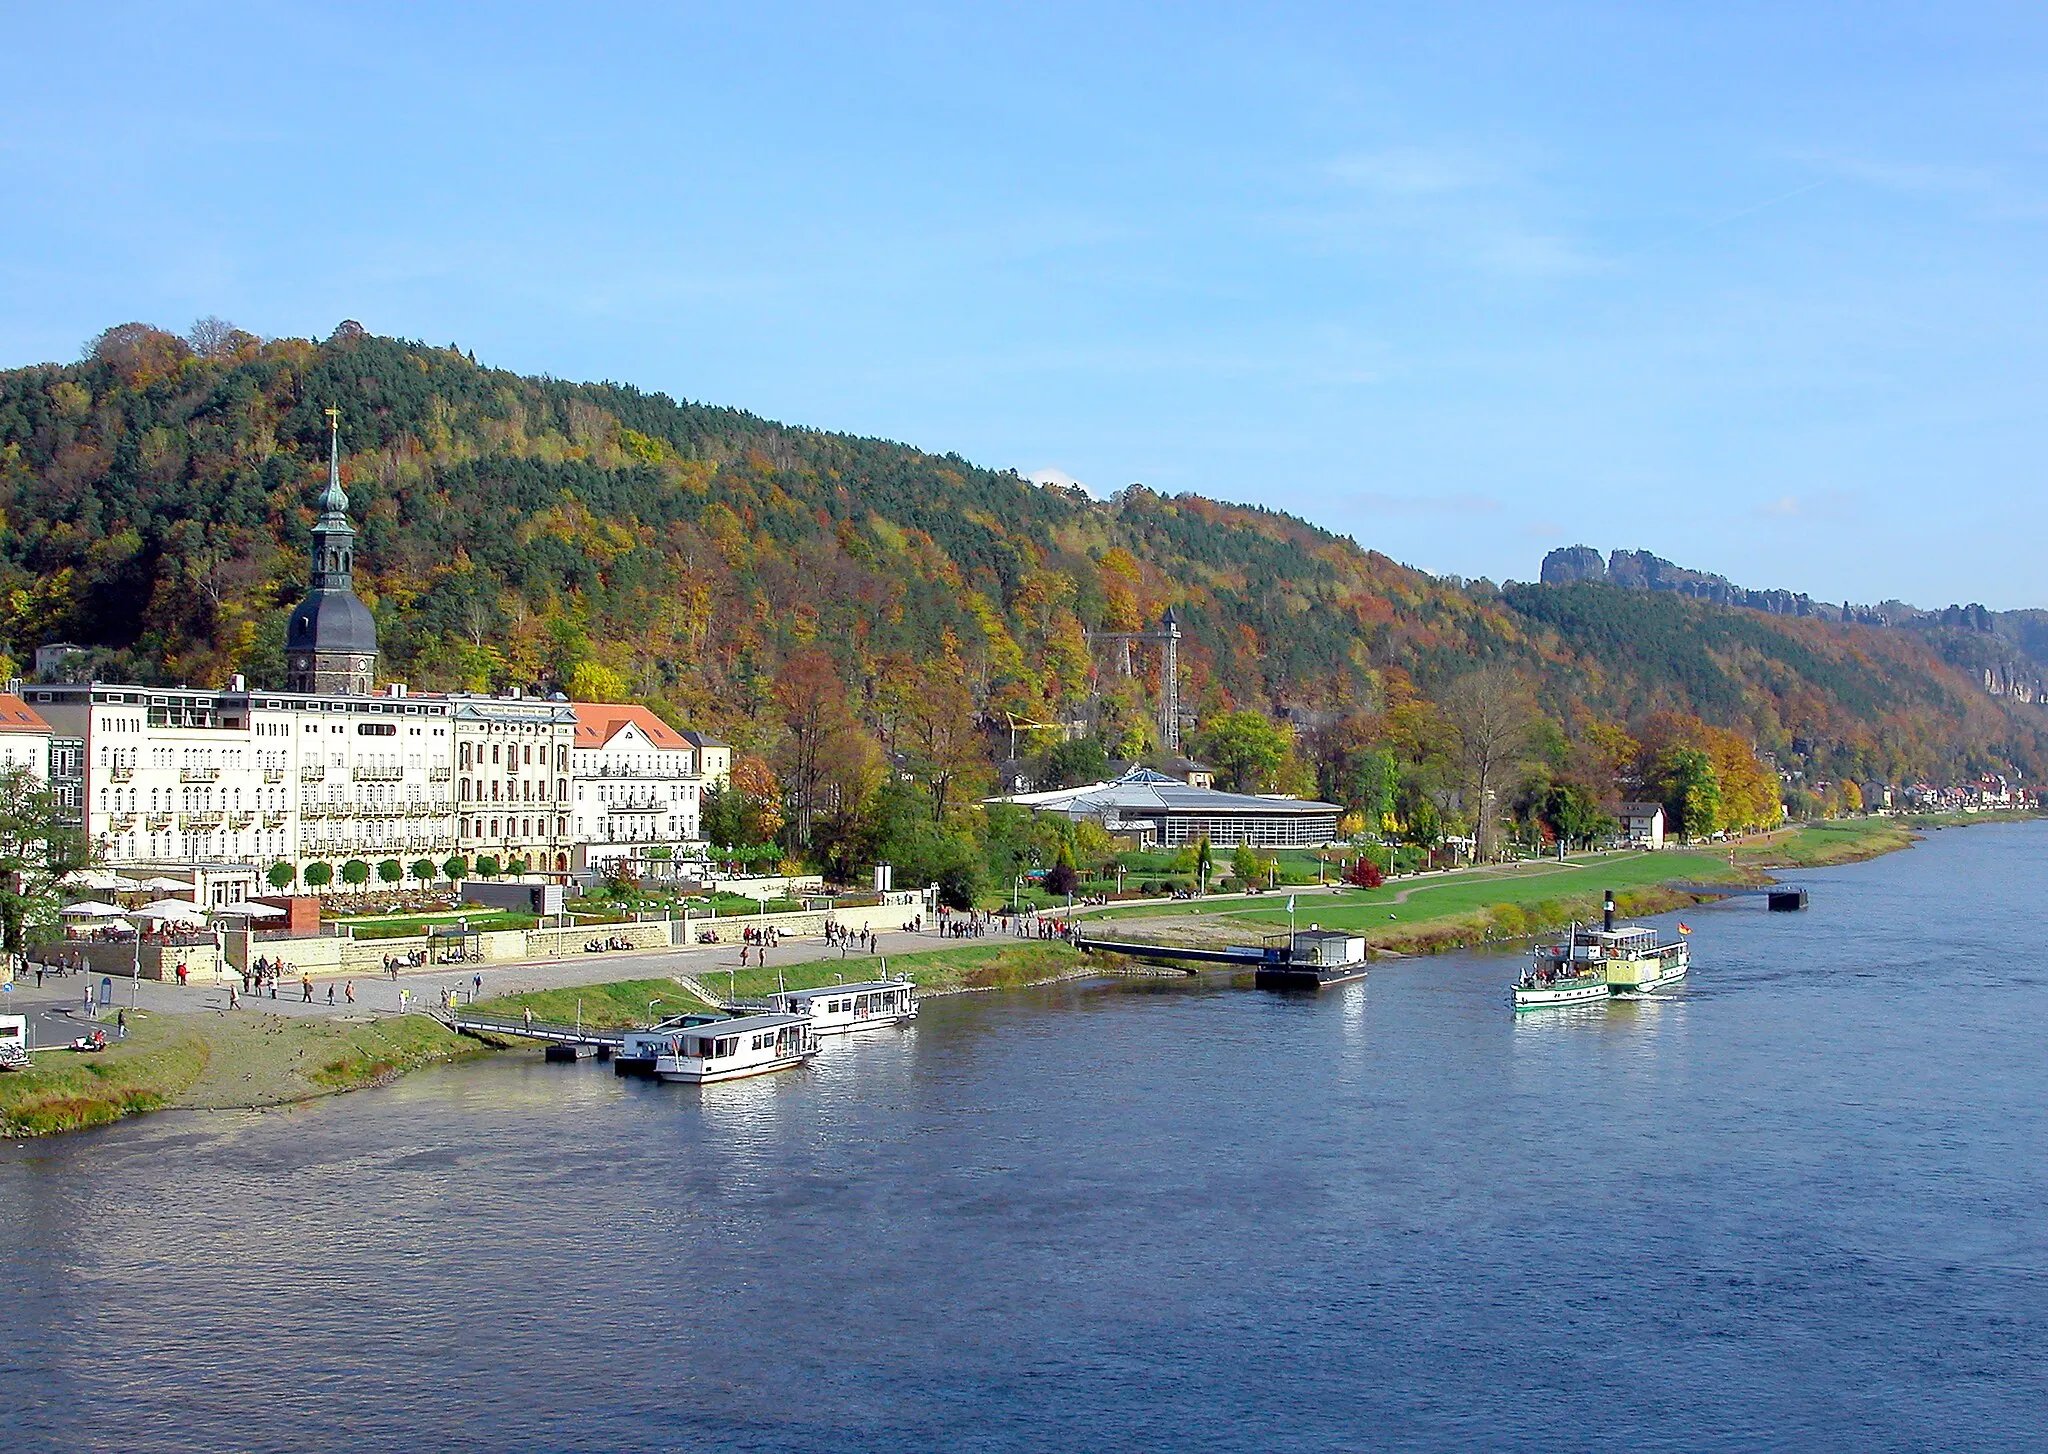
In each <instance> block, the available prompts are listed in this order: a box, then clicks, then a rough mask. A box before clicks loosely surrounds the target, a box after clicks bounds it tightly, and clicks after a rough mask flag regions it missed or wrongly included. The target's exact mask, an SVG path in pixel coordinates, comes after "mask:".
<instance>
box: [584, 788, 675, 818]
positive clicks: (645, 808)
mask: <svg viewBox="0 0 2048 1454" xmlns="http://www.w3.org/2000/svg"><path fill="white" fill-rule="evenodd" d="M668 806H669V801H668V799H667V798H658V797H655V796H653V795H652V794H649V793H635V794H633V796H632V797H630V798H614V799H613V800H612V801H611V802H609V803H599V804H598V805H597V810H598V811H599V812H600V813H659V812H662V811H663V810H664V809H666V808H667V807H668Z"/></svg>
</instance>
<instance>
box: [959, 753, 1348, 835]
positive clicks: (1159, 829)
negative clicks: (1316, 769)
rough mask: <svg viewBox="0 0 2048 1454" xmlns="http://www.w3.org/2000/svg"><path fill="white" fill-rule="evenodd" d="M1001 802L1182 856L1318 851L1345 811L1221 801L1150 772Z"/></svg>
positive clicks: (1265, 800)
mask: <svg viewBox="0 0 2048 1454" xmlns="http://www.w3.org/2000/svg"><path fill="white" fill-rule="evenodd" d="M998 801H1002V802H1008V803H1015V804H1017V805H1018V806H1020V807H1026V808H1030V809H1031V810H1032V811H1033V812H1036V813H1056V814H1059V815H1060V816H1062V817H1065V818H1068V819H1071V820H1074V821H1077V822H1079V821H1089V822H1094V823H1099V824H1101V825H1102V827H1103V828H1104V829H1106V830H1107V831H1108V832H1109V834H1110V835H1111V836H1112V837H1115V838H1119V839H1123V840H1125V841H1127V842H1129V843H1131V844H1133V845H1135V846H1139V847H1160V848H1179V847H1181V846H1182V845H1184V844H1189V843H1195V842H1198V841H1200V840H1201V839H1202V838H1205V837H1206V838H1207V839H1208V840H1209V842H1210V843H1211V844H1212V845H1215V846H1216V847H1219V848H1229V847H1235V846H1236V845H1238V844H1241V843H1245V844H1250V845H1251V846H1252V847H1254V848H1318V847H1321V846H1322V845H1323V844H1326V843H1331V842H1334V841H1335V840H1336V837H1337V819H1338V817H1339V816H1341V814H1342V813H1343V809H1342V808H1340V807H1338V806H1337V804H1335V803H1322V802H1316V801H1314V800H1312V799H1306V798H1288V797H1278V796H1273V797H1268V796H1265V795H1261V794H1251V793H1219V792H1217V791H1216V790H1214V789H1213V788H1207V787H1191V786H1189V785H1188V784H1187V783H1184V782H1181V781H1179V780H1177V779H1175V778H1171V777H1168V776H1167V775H1166V774H1164V773H1161V772H1155V771H1153V770H1152V769H1150V768H1139V769H1136V770H1135V771H1132V772H1127V773H1125V774H1124V775H1123V776H1121V777H1119V778H1117V779H1116V780H1115V781H1113V782H1107V783H1093V784H1091V785H1089V786H1087V787H1081V788H1062V789H1059V790H1057V791H1054V792H1044V793H1013V794H1011V795H1009V796H1007V797H1005V798H1002V799H999V800H998Z"/></svg>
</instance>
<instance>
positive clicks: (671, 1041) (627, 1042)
mask: <svg viewBox="0 0 2048 1454" xmlns="http://www.w3.org/2000/svg"><path fill="white" fill-rule="evenodd" d="M725 1021H726V1017H725V1016H724V1015H705V1014H691V1015H672V1016H670V1017H669V1018H668V1019H666V1020H663V1021H662V1022H661V1023H660V1024H658V1025H656V1026H655V1027H654V1028H653V1029H651V1030H628V1031H627V1032H626V1034H625V1038H624V1039H623V1040H621V1041H620V1043H619V1048H618V1049H617V1050H615V1051H613V1052H612V1069H613V1070H614V1071H616V1072H617V1073H618V1074H620V1075H640V1076H648V1075H653V1074H654V1062H655V1061H656V1060H658V1059H660V1058H661V1057H662V1056H664V1055H680V1054H681V1053H682V1038H683V1031H685V1030H690V1029H694V1028H696V1027H697V1026H699V1025H722V1024H724V1023H725Z"/></svg>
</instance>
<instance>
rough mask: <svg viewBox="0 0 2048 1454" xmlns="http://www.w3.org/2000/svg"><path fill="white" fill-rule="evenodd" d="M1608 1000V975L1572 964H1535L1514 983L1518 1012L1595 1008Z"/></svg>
mask: <svg viewBox="0 0 2048 1454" xmlns="http://www.w3.org/2000/svg"><path fill="white" fill-rule="evenodd" d="M1608 998H1609V991H1608V988H1607V976H1606V975H1605V974H1603V973H1602V972H1601V971H1600V970H1598V969H1592V968H1586V967H1583V966H1579V965H1574V964H1569V963H1566V964H1561V965H1554V966H1552V965H1543V964H1538V965H1536V966H1535V967H1533V968H1531V969H1529V970H1528V971H1526V972H1525V973H1524V974H1523V975H1522V977H1521V978H1520V979H1518V980H1516V981H1515V1008H1516V1009H1517V1010H1552V1009H1556V1008H1558V1007H1559V1006H1561V1005H1597V1004H1602V1003H1605V1002H1606V1000H1607V999H1608Z"/></svg>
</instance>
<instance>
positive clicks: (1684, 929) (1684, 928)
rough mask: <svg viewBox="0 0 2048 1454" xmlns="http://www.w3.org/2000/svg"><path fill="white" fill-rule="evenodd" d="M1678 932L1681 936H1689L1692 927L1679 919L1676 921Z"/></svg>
mask: <svg viewBox="0 0 2048 1454" xmlns="http://www.w3.org/2000/svg"><path fill="white" fill-rule="evenodd" d="M1678 932H1679V933H1681V934H1690V933H1692V925H1690V924H1688V923H1686V922H1685V920H1683V919H1680V920H1679V921H1678Z"/></svg>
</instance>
